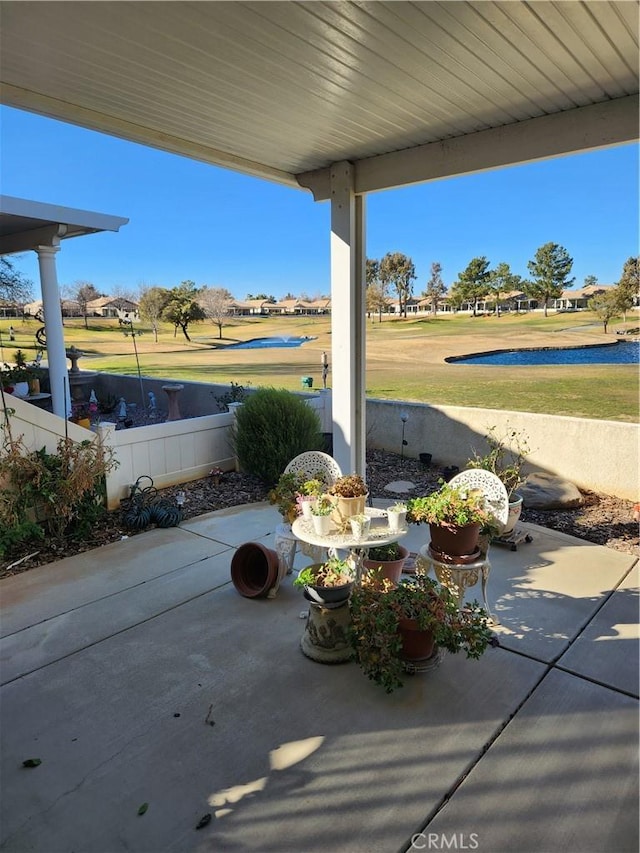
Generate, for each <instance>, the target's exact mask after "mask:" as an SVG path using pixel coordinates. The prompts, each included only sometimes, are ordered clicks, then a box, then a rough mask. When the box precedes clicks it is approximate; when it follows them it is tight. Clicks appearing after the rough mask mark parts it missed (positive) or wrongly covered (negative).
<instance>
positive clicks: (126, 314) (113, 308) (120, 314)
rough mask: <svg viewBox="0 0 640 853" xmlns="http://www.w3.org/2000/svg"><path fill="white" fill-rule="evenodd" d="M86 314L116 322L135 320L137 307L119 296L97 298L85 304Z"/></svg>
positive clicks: (134, 303)
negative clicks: (111, 319) (112, 319)
mask: <svg viewBox="0 0 640 853" xmlns="http://www.w3.org/2000/svg"><path fill="white" fill-rule="evenodd" d="M87 314H88V315H89V316H92V317H112V318H115V319H118V320H137V319H138V305H137V303H136V302H131V300H129V299H123V298H122V297H120V296H99V297H98V298H97V299H92V300H91V301H90V302H87Z"/></svg>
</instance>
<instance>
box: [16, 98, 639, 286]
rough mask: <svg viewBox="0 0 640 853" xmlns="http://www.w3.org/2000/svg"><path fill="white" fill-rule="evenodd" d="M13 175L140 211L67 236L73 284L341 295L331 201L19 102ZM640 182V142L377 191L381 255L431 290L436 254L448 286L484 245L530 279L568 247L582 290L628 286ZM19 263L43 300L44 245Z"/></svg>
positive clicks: (370, 220) (372, 204) (93, 206)
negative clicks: (543, 258)
mask: <svg viewBox="0 0 640 853" xmlns="http://www.w3.org/2000/svg"><path fill="white" fill-rule="evenodd" d="M0 174H1V176H2V177H1V184H0V189H1V191H2V193H4V194H6V195H12V196H18V197H21V198H28V199H33V200H37V201H43V202H48V203H52V204H60V205H63V206H66V207H76V208H82V209H85V210H93V211H98V212H100V213H108V214H114V215H117V216H124V217H128V218H129V220H130V221H129V224H128V225H126V226H124V227H123V228H122V229H121V230H120V232H119V233H118V234H96V235H92V236H88V237H83V238H79V239H74V240H68V241H65V242H64V243H63V248H62V250H61V252H60V254H59V255H58V278H59V281H60V284H61V285H66V286H69V287H71V288H72V287H73V285H74V282H76V281H79V280H82V281H90V282H92V283H93V284H94V285H95V286H96V287H97V288H98V290H100V291H101V292H105V293H110V292H112V291H113V289H114V288H121V289H124V290H131V291H134V292H135V291H137V290H138V288H139V287H140V286H141V285H145V284H146V285H160V286H162V287H173V286H175V285H177V284H179V283H180V282H181V281H183V280H185V279H191V280H193V281H195V282H196V284H197V285H198V286H202V285H209V286H212V287H226V288H228V289H229V290H230V291H231V292H232V293H233V295H234V296H235V297H237V298H239V299H241V298H244V297H245V296H246V295H247V294H248V293H259V292H264V293H267V294H272V295H274V296H275V297H276V298H279V297H281V296H283V295H284V294H285V293H286V292H287V291H291V292H292V293H295V294H300V293H303V292H305V293H307V294H309V295H316V294H321V293H326V294H328V293H329V291H330V285H329V277H330V276H329V216H330V210H329V205H328V204H327V203H316V202H314V201H313V199H312V197H311V195H310V194H308V193H307V192H305V191H302V190H294V189H290V188H287V187H282V186H279V185H277V184H273V183H270V182H267V181H261V180H258V179H256V178H250V177H246V176H244V175H240V174H238V173H235V172H231V171H228V170H226V169H219V168H216V167H214V166H209V165H206V164H203V163H198V162H196V161H194V160H189V159H187V158H184V157H178V156H176V155H173V154H167V153H164V152H162V151H157V150H154V149H152V148H145V147H144V146H142V145H137V144H135V143H130V142H125V141H123V140H121V139H116V138H114V137H110V136H106V135H104V134H100V133H94V132H92V131H89V130H85V129H83V128H79V127H75V126H73V125H70V124H65V123H62V122H57V121H53V120H51V119H46V118H43V117H41V116H36V115H33V114H30V113H26V112H22V111H20V110H16V109H12V108H8V107H2V108H0ZM638 186H639V170H638V147H637V146H636V145H626V146H621V147H617V148H611V149H607V150H602V151H597V152H591V153H586V154H580V155H576V156H572V157H563V158H559V159H556V160H549V161H545V162H541V163H532V164H529V165H525V166H517V167H512V168H508V169H501V170H497V171H493V172H485V173H482V174H477V175H469V176H465V177H460V178H453V179H448V180H441V181H435V182H432V183H428V184H421V185H418V186H413V187H407V188H404V189H400V190H392V191H389V192H384V193H375V194H372V195H370V196H369V197H368V200H367V256H368V257H370V258H381V257H382V256H383V255H384V254H386V252H390V251H399V252H403V253H405V254H406V255H408V256H409V257H411V259H412V260H413V262H414V264H415V267H416V273H417V276H418V278H417V281H416V282H415V283H414V293H416V294H419V293H421V292H422V290H423V289H424V287H425V284H426V281H427V279H428V277H429V273H430V266H431V263H432V262H433V261H439V262H440V263H441V264H442V267H443V278H444V281H445V283H446V284H447V285H450V284H451V283H452V282H453V281H454V280H455V279H456V277H457V275H458V273H459V272H460V271H461V270H463V269H464V268H465V267H466V265H467V264H468V263H469V261H470V260H471V259H472V258H473V257H475V256H477V255H485V256H486V257H487V258H488V259H489V261H490V263H491V266H495V265H496V264H498V263H500V262H501V261H506V262H507V263H508V264H510V265H511V269H512V271H513V272H515V273H517V274H519V275H522V276H525V277H526V276H527V261H529V260H531V259H532V258H533V256H534V254H535V252H536V250H537V249H538V248H539V246H541V245H542V244H543V243H546V242H549V241H552V242H555V243H559V244H560V245H562V246H564V247H565V248H566V249H567V251H568V252H569V254H570V255H571V257H572V258H573V259H574V266H573V271H572V274H573V275H574V276H575V277H576V282H575V285H574V286H576V287H578V286H580V285H582V283H583V281H584V277H585V276H587V275H595V276H596V277H597V279H598V281H599V282H601V283H603V284H609V283H613V282H615V281H617V279H618V278H619V277H620V273H621V271H622V266H623V263H624V261H625V260H626V259H627V258H628V257H630V256H631V255H637V254H638V251H639V250H638V233H639V228H640V226H639V221H638ZM15 262H16V266H17V267H18V268H19V269H20V270H21V271H22V272H23V273H24V274H25V275H27V276H28V277H29V278H31V279H32V280H33V281H34V283H35V287H34V293H35V295H36V296H39V292H38V291H39V288H38V285H37V282H38V280H39V279H38V270H37V260H36V256H35V253H33V252H31V253H26V254H24V255H21V256H18V257H17V258H16V259H15Z"/></svg>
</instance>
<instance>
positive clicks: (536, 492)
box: [518, 473, 583, 509]
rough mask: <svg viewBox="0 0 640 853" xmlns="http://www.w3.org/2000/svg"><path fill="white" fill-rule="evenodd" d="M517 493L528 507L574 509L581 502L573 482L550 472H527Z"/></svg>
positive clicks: (580, 504)
mask: <svg viewBox="0 0 640 853" xmlns="http://www.w3.org/2000/svg"><path fill="white" fill-rule="evenodd" d="M518 493H519V494H521V495H522V497H523V499H524V505H525V506H526V507H528V508H530V509H574V508H575V507H579V506H582V504H583V498H582V495H581V494H580V491H579V489H578V488H577V487H576V486H574V485H573V483H570V482H568V480H563V479H561V478H560V477H554V476H553V475H552V474H544V473H536V474H529V476H528V477H527V479H526V482H525V483H524V484H523V485H522V486H520V487H519V489H518Z"/></svg>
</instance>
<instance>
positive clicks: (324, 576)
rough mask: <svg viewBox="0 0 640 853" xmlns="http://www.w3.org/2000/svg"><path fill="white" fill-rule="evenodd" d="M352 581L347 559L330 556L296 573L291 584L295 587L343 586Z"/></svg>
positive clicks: (351, 572) (350, 568) (351, 571)
mask: <svg viewBox="0 0 640 853" xmlns="http://www.w3.org/2000/svg"><path fill="white" fill-rule="evenodd" d="M352 581H353V569H352V567H351V564H350V563H349V561H348V560H341V559H340V558H338V557H331V558H329V559H328V560H326V561H325V562H324V563H314V564H313V565H312V566H307V567H306V569H302V571H301V572H299V573H298V577H297V578H296V579H295V580H294V582H293V585H294V586H297V587H305V586H318V587H323V586H324V587H334V586H344V584H347V583H351V582H352Z"/></svg>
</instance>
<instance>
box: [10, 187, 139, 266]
mask: <svg viewBox="0 0 640 853" xmlns="http://www.w3.org/2000/svg"><path fill="white" fill-rule="evenodd" d="M128 221H129V220H128V219H125V218H124V217H122V216H109V215H107V214H106V213H94V212H93V211H89V210H76V209H74V208H71V207H60V206H59V205H55V204H44V203H43V202H40V201H30V200H28V199H23V198H14V197H13V196H7V195H0V255H9V254H13V253H15V252H24V251H27V250H28V249H35V248H36V246H42V245H45V246H48V245H52V244H53V241H57V240H66V239H68V238H69V237H79V236H82V235H83V234H94V233H97V232H99V231H118V230H119V229H120V228H121V227H122V226H123V225H126V224H127V222H128Z"/></svg>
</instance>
